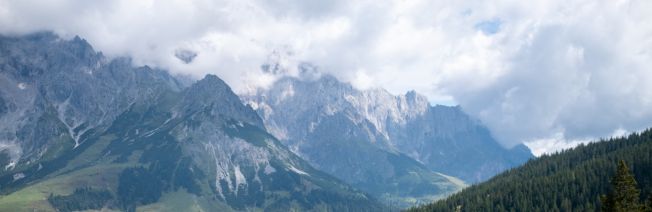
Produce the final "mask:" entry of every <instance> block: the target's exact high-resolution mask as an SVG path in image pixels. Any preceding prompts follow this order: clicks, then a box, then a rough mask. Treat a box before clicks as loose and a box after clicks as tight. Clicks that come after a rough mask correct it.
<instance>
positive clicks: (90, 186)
mask: <svg viewBox="0 0 652 212" xmlns="http://www.w3.org/2000/svg"><path fill="white" fill-rule="evenodd" d="M188 62H191V61H188ZM264 67H267V68H269V67H270V66H264ZM531 157H532V155H531V153H530V152H529V150H528V149H527V148H526V147H524V146H516V147H514V148H505V147H503V146H501V145H500V144H499V143H498V142H497V141H496V140H495V139H493V137H492V136H491V133H490V132H489V130H488V129H487V128H486V127H484V126H483V125H482V124H481V123H480V122H479V121H477V120H475V119H473V118H471V117H469V116H468V115H466V114H465V113H464V112H463V110H462V108H461V107H459V106H457V107H448V106H440V105H437V106H432V105H430V103H429V102H428V101H427V99H426V98H425V97H423V96H421V95H419V94H417V93H416V92H413V91H411V92H408V93H406V94H405V95H399V96H394V95H392V94H390V93H389V92H387V91H385V90H383V89H372V90H358V89H355V88H353V87H352V86H351V85H350V84H348V83H344V82H341V81H339V80H338V79H336V78H335V77H333V76H329V75H321V74H318V75H315V74H310V77H305V76H299V77H284V78H282V79H279V80H278V81H276V82H275V83H274V85H272V86H271V87H270V88H266V89H260V90H258V91H256V92H255V93H251V94H242V95H240V96H238V95H236V94H235V93H234V92H233V91H232V90H231V88H230V87H229V85H227V84H226V83H225V82H224V81H222V80H221V79H220V78H219V77H217V76H214V75H207V76H205V77H204V78H203V79H201V80H197V81H192V80H187V79H185V78H184V79H181V78H178V77H176V76H172V75H170V74H169V73H168V72H167V71H166V70H161V69H157V68H151V67H148V66H136V65H134V63H133V62H132V61H131V59H130V58H127V57H117V58H108V57H106V56H104V55H103V54H102V53H101V52H97V51H95V50H94V49H93V48H92V46H91V45H90V44H89V43H88V42H87V41H85V40H84V39H82V38H80V37H74V38H73V39H70V40H68V39H62V38H60V37H58V36H56V35H54V34H53V33H49V32H42V33H34V34H30V35H25V36H0V166H1V167H2V168H1V169H0V194H1V196H0V211H33V210H38V211H76V210H99V209H110V210H126V211H134V210H138V211H187V210H204V211H206V210H208V211H233V210H236V211H242V210H254V211H257V210H264V211H290V210H301V211H383V210H394V209H397V208H405V207H409V206H413V205H415V204H419V203H424V202H430V201H432V200H435V199H440V198H443V197H446V196H448V195H450V194H452V193H454V192H457V191H459V190H461V189H462V188H464V187H466V185H467V184H468V183H477V182H481V181H483V180H486V179H488V178H490V177H491V176H493V175H495V174H496V173H499V172H501V171H503V170H506V169H509V168H511V167H514V166H517V165H519V164H521V163H523V162H525V161H526V160H528V159H530V158H531Z"/></svg>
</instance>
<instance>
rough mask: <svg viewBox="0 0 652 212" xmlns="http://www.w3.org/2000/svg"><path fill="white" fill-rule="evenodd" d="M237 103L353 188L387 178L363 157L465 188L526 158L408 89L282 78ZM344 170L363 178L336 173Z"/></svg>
mask: <svg viewBox="0 0 652 212" xmlns="http://www.w3.org/2000/svg"><path fill="white" fill-rule="evenodd" d="M243 99H245V101H246V102H248V103H249V104H250V105H252V106H253V107H254V108H255V109H256V111H258V113H259V114H260V116H261V117H262V118H263V120H264V122H265V125H266V126H267V129H268V130H269V131H270V132H271V133H272V134H274V135H275V136H277V137H278V138H279V139H280V140H282V142H284V143H285V144H287V145H288V147H289V148H290V149H292V150H293V151H294V152H295V153H297V154H298V155H300V156H301V157H303V158H305V159H306V160H307V161H309V162H311V164H313V165H314V166H315V167H317V168H319V169H321V170H324V171H326V172H327V173H330V174H333V175H334V176H337V177H339V178H341V179H343V180H345V181H347V182H349V183H351V184H353V185H356V183H357V182H358V181H359V182H373V180H370V179H377V178H380V177H387V178H388V179H390V178H393V177H394V176H392V174H389V173H390V172H388V171H385V170H383V169H382V168H379V167H375V166H374V165H375V164H378V161H382V160H370V159H366V160H365V159H362V158H374V157H376V156H372V155H374V154H373V153H372V152H374V153H375V152H387V153H392V154H397V155H402V156H408V157H407V158H409V159H411V160H414V161H418V163H419V164H423V165H424V166H425V167H427V168H428V169H429V170H431V171H435V172H439V173H444V174H447V175H451V176H454V177H458V178H460V179H462V180H464V181H466V182H480V181H483V180H486V179H488V178H489V177H492V176H494V175H495V174H497V173H499V172H501V171H503V170H505V169H508V168H510V167H513V166H516V165H519V164H521V163H523V162H525V161H527V160H528V159H529V158H531V157H532V154H531V153H530V151H529V150H528V149H527V148H526V147H525V146H517V147H515V148H512V149H506V148H504V147H502V146H501V145H500V144H499V143H498V142H496V141H495V140H494V139H493V137H492V136H491V133H490V132H489V131H488V130H487V128H486V127H484V126H483V125H482V124H481V123H479V122H478V121H476V120H474V119H472V118H470V117H469V116H468V115H466V114H465V113H464V112H463V111H462V110H461V108H460V107H447V106H440V105H437V106H431V105H430V104H429V102H428V101H427V99H426V98H425V97H423V96H421V95H419V94H417V93H415V92H413V91H411V92H408V93H406V94H405V95H400V96H393V95H391V94H390V93H388V92H387V91H385V90H382V89H375V90H366V91H360V90H356V89H354V88H353V87H352V86H351V85H349V84H346V83H342V82H340V81H338V80H337V79H336V78H334V77H332V76H328V75H325V76H323V77H321V78H319V79H317V80H299V79H297V78H284V79H281V80H279V81H277V82H276V83H275V84H274V85H273V86H272V87H271V88H269V89H266V90H260V91H258V93H256V94H255V95H249V96H245V97H243ZM343 145H348V146H350V147H349V148H358V149H346V148H342V147H341V146H343ZM361 146H364V147H361ZM372 150H373V151H372ZM383 167H386V168H387V167H392V166H391V165H386V166H383ZM346 168H349V169H354V170H367V171H368V172H367V173H368V175H366V176H365V175H364V172H363V173H359V172H342V171H341V170H342V169H346ZM396 168H398V167H393V169H396ZM372 173H373V174H372ZM388 181H391V180H388ZM381 182H382V181H378V183H381ZM371 187H374V186H371ZM390 193H391V192H390ZM399 196H400V195H399Z"/></svg>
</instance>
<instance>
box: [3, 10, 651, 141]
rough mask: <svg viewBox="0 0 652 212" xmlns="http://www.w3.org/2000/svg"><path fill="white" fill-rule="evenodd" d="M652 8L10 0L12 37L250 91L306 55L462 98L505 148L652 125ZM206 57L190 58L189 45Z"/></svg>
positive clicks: (356, 78)
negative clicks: (275, 69)
mask: <svg viewBox="0 0 652 212" xmlns="http://www.w3.org/2000/svg"><path fill="white" fill-rule="evenodd" d="M649 8H652V2H650V1H645V0H631V1H628V0H615V1H597V2H596V1H588V0H580V1H572V2H570V1H562V0H553V1H548V0H546V1H465V2H454V3H451V2H438V1H427V0H390V1H369V0H361V1H341V0H338V1H298V0H274V1H263V0H238V1H235V0H234V1H229V0H219V1H208V0H194V1H186V0H177V1H154V0H143V1H129V0H117V1H102V2H99V3H98V2H92V3H91V2H89V1H81V0H45V1H29V0H21V1H18V0H2V1H0V32H2V33H4V34H22V33H28V32H32V31H36V30H53V31H55V32H57V33H58V34H60V35H63V36H66V37H71V36H72V35H76V34H78V35H80V36H82V37H84V38H86V39H88V40H89V41H90V42H91V43H92V44H93V45H94V46H95V47H96V48H97V49H99V50H101V51H103V52H104V53H105V54H107V55H109V56H120V55H128V56H132V57H134V58H135V60H136V61H137V62H139V63H141V64H148V65H154V66H159V67H163V68H168V69H170V70H171V71H172V72H174V73H186V74H191V75H193V76H195V77H201V76H203V75H204V74H207V73H215V74H217V75H219V76H220V77H222V78H223V79H224V80H225V81H227V82H228V83H229V84H230V85H232V86H233V87H234V89H235V90H236V91H239V92H246V91H248V90H251V89H253V88H254V87H257V86H265V85H269V84H270V83H272V82H273V81H274V79H275V78H276V77H277V76H276V75H275V74H274V73H263V72H262V71H261V65H263V64H264V63H267V62H270V61H274V62H279V64H281V65H282V66H283V67H284V68H285V69H287V70H285V71H284V72H283V74H289V75H297V74H298V73H299V72H300V69H299V68H298V66H299V65H300V64H304V63H305V62H308V63H310V64H312V65H314V66H316V67H318V68H319V70H320V71H322V72H326V73H331V74H334V75H336V76H337V77H338V78H339V79H342V80H346V81H349V82H352V83H354V84H355V85H357V86H360V87H375V86H379V87H384V88H386V89H388V90H390V91H391V92H394V93H403V92H405V91H407V90H412V89H414V90H416V91H418V92H420V93H423V94H425V95H427V96H428V97H429V99H430V100H431V101H433V102H434V103H446V104H460V105H462V107H463V108H464V109H465V110H466V111H467V112H469V113H470V114H472V115H474V116H476V117H478V118H480V119H481V120H482V121H483V122H484V123H486V124H487V125H488V126H489V127H490V128H491V130H492V132H493V133H494V134H495V135H496V137H498V138H499V140H501V141H502V142H503V143H504V144H505V145H506V146H511V145H514V144H517V143H521V142H524V141H533V140H542V139H543V140H546V139H548V140H550V139H553V140H556V141H569V142H571V143H572V141H576V140H583V139H587V138H596V137H602V136H609V135H610V133H611V132H613V131H614V130H617V129H625V130H628V131H636V130H640V129H642V128H645V127H649V126H652V105H651V104H652V83H649V82H652V70H651V68H650V67H652V52H651V51H652V50H651V49H652V22H651V21H650V20H652V15H650V13H649V11H648V10H649ZM180 49H181V50H191V51H193V52H196V53H197V56H196V57H195V58H194V60H193V61H192V62H191V63H189V64H185V63H184V62H182V61H181V60H179V59H177V58H176V57H175V52H178V51H179V50H180Z"/></svg>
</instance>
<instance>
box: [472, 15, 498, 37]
mask: <svg viewBox="0 0 652 212" xmlns="http://www.w3.org/2000/svg"><path fill="white" fill-rule="evenodd" d="M502 23H503V22H502V21H501V20H500V19H493V20H487V21H482V22H480V23H477V24H475V26H474V27H475V29H477V30H480V31H482V33H484V34H485V35H493V34H496V33H498V31H500V25H502Z"/></svg>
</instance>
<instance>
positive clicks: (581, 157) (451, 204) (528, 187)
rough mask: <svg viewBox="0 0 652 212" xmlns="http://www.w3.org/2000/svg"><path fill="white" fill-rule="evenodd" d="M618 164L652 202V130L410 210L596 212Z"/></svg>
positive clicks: (534, 164) (541, 162)
mask: <svg viewBox="0 0 652 212" xmlns="http://www.w3.org/2000/svg"><path fill="white" fill-rule="evenodd" d="M620 160H623V161H624V162H625V163H626V164H628V166H629V168H630V170H631V173H632V174H633V175H634V178H635V179H636V181H637V186H638V188H639V189H640V195H639V200H640V201H641V202H644V201H645V200H647V201H648V204H649V201H650V200H649V199H650V198H652V129H648V130H645V131H644V132H642V133H634V134H631V135H629V136H627V137H622V138H612V139H608V140H601V141H599V142H595V143H592V144H588V145H580V146H578V147H576V148H573V149H570V150H566V151H562V152H559V153H555V154H552V155H544V156H541V157H539V158H537V159H534V160H530V161H529V162H527V163H526V164H524V165H523V166H521V167H519V168H515V169H512V170H509V171H506V172H504V173H502V174H500V175H498V176H496V177H494V178H492V179H491V180H489V181H487V182H485V183H481V184H478V185H473V186H471V187H469V188H466V189H464V190H463V191H462V192H460V193H457V194H455V195H453V196H451V197H449V198H447V199H446V200H441V201H438V202H435V203H432V204H429V205H425V206H422V207H418V208H413V209H410V211H455V210H461V211H597V210H600V208H601V201H600V196H601V195H606V194H608V193H610V192H611V191H612V190H613V186H612V183H611V182H612V179H613V178H614V176H615V174H616V170H617V169H616V167H617V166H618V163H619V161H620Z"/></svg>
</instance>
